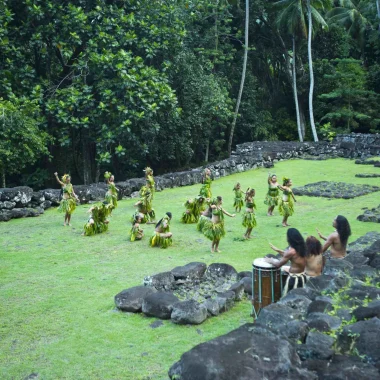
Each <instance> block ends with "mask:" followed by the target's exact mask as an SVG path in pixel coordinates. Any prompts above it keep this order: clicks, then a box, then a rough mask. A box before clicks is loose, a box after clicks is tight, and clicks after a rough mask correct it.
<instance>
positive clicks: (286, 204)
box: [278, 177, 297, 227]
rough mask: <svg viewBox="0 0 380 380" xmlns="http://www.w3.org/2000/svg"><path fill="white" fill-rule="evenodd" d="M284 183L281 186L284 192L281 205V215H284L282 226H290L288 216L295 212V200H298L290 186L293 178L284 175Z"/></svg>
mask: <svg viewBox="0 0 380 380" xmlns="http://www.w3.org/2000/svg"><path fill="white" fill-rule="evenodd" d="M282 180H283V185H282V186H279V188H280V190H281V191H282V192H283V193H282V199H281V202H280V206H279V208H278V209H279V211H280V215H282V216H283V219H282V226H283V227H288V226H290V224H288V218H289V216H292V215H293V214H294V203H293V201H294V202H297V201H296V198H294V195H293V191H292V189H291V188H290V187H291V186H292V185H293V184H292V180H291V179H290V178H287V177H283V178H282Z"/></svg>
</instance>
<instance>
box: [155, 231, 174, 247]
mask: <svg viewBox="0 0 380 380" xmlns="http://www.w3.org/2000/svg"><path fill="white" fill-rule="evenodd" d="M172 244H173V240H172V238H171V237H166V238H164V237H162V236H160V233H159V232H155V233H154V235H153V236H151V238H150V239H149V245H150V246H151V247H161V248H168V247H170V246H171V245H172Z"/></svg>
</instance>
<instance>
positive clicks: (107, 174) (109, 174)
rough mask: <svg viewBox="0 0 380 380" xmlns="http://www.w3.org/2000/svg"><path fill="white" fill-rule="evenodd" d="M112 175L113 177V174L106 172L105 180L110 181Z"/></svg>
mask: <svg viewBox="0 0 380 380" xmlns="http://www.w3.org/2000/svg"><path fill="white" fill-rule="evenodd" d="M111 175H112V173H111V172H105V173H104V178H105V179H110V178H111Z"/></svg>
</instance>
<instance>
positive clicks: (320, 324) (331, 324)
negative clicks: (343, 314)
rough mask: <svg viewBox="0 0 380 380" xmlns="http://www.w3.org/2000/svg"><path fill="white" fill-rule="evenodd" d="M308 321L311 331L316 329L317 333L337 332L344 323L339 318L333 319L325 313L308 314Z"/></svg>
mask: <svg viewBox="0 0 380 380" xmlns="http://www.w3.org/2000/svg"><path fill="white" fill-rule="evenodd" d="M306 320H307V323H308V324H309V327H310V329H316V330H317V331H323V332H328V331H331V330H336V329H337V328H338V327H339V326H340V325H341V323H342V322H341V320H340V319H339V318H338V317H333V316H331V315H328V314H324V313H311V314H308V316H307V319H306Z"/></svg>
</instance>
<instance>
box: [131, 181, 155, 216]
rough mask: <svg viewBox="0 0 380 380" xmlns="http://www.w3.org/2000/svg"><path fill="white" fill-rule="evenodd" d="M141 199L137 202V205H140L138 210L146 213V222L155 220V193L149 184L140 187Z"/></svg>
mask: <svg viewBox="0 0 380 380" xmlns="http://www.w3.org/2000/svg"><path fill="white" fill-rule="evenodd" d="M140 196H141V198H140V201H139V202H137V203H136V204H135V207H138V211H139V212H141V213H143V214H145V215H146V218H144V219H146V220H145V221H143V223H146V222H153V223H154V219H155V218H156V213H155V212H154V209H153V206H152V202H153V193H152V191H151V189H150V188H149V187H147V186H143V187H142V188H141V189H140Z"/></svg>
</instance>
